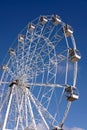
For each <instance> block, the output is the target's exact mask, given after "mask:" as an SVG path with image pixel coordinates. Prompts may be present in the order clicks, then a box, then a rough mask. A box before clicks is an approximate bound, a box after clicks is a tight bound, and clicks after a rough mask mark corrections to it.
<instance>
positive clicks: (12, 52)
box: [9, 48, 15, 56]
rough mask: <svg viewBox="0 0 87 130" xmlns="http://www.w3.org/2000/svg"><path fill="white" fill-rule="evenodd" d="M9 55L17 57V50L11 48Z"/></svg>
mask: <svg viewBox="0 0 87 130" xmlns="http://www.w3.org/2000/svg"><path fill="white" fill-rule="evenodd" d="M9 54H10V56H12V55H15V50H14V49H13V48H10V49H9Z"/></svg>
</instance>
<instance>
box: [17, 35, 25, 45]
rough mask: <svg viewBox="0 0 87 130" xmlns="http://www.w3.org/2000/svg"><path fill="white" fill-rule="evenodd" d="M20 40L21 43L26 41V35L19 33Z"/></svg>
mask: <svg viewBox="0 0 87 130" xmlns="http://www.w3.org/2000/svg"><path fill="white" fill-rule="evenodd" d="M18 42H20V43H22V42H24V36H23V35H22V34H19V35H18Z"/></svg>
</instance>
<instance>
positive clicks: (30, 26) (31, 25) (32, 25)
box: [28, 23, 35, 32]
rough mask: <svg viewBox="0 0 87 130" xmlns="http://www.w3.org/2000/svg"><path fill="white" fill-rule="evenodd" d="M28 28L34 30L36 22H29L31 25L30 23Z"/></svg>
mask: <svg viewBox="0 0 87 130" xmlns="http://www.w3.org/2000/svg"><path fill="white" fill-rule="evenodd" d="M28 29H29V31H31V32H32V31H33V30H34V29H35V25H34V24H32V23H31V24H29V25H28Z"/></svg>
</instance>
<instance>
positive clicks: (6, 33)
mask: <svg viewBox="0 0 87 130" xmlns="http://www.w3.org/2000/svg"><path fill="white" fill-rule="evenodd" d="M54 13H55V14H58V15H60V16H61V18H62V19H63V21H65V22H66V23H68V24H70V25H71V26H72V27H73V29H74V36H75V40H76V43H77V48H78V49H79V50H80V52H81V55H82V59H81V60H80V61H79V67H78V79H77V86H78V88H79V92H80V99H79V100H78V101H77V102H74V103H73V105H72V108H71V110H70V114H69V115H68V118H67V121H66V125H67V126H68V127H70V128H73V127H78V128H83V129H85V130H87V101H86V99H87V0H0V64H1V63H2V60H3V57H4V56H5V52H6V51H8V48H9V47H10V45H11V44H12V42H13V40H14V39H15V37H17V35H18V33H19V32H20V31H21V30H22V29H23V28H24V26H26V24H27V23H28V22H29V21H31V20H33V19H35V18H36V17H38V16H39V15H48V14H54ZM73 130H75V129H73ZM78 130H80V129H78Z"/></svg>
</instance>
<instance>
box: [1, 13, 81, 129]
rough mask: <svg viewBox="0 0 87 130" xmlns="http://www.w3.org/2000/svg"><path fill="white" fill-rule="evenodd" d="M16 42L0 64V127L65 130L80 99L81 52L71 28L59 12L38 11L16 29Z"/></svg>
mask: <svg viewBox="0 0 87 130" xmlns="http://www.w3.org/2000/svg"><path fill="white" fill-rule="evenodd" d="M14 46H16V47H11V48H10V49H9V51H8V52H9V56H8V57H7V59H5V60H6V61H5V63H3V65H2V66H1V70H2V75H1V79H0V85H1V86H0V130H39V129H42V128H43V129H45V130H63V126H64V123H65V120H66V118H67V115H68V113H69V110H70V107H71V104H72V102H73V101H75V100H77V99H78V98H79V93H78V90H77V87H76V79H77V69H78V68H77V67H78V66H77V64H78V61H79V60H80V59H81V55H80V52H79V51H78V50H77V47H76V42H75V39H74V36H73V29H72V27H71V26H70V25H68V24H66V23H64V22H63V21H62V19H61V18H60V16H58V15H47V16H45V15H44V16H40V17H38V18H36V19H34V20H33V21H31V22H30V23H29V24H28V25H27V26H26V28H24V29H23V31H22V32H21V33H20V34H18V37H17V40H16V41H15V43H14ZM65 97H66V98H65Z"/></svg>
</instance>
